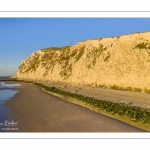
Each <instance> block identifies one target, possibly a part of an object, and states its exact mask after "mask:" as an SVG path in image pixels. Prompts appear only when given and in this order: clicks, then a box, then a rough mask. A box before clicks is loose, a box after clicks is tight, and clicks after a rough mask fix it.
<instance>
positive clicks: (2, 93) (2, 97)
mask: <svg viewBox="0 0 150 150" xmlns="http://www.w3.org/2000/svg"><path fill="white" fill-rule="evenodd" d="M17 85H18V84H8V83H5V82H0V123H3V122H4V121H5V120H9V116H8V113H9V112H11V109H10V108H7V107H5V106H4V103H5V102H6V101H7V100H9V99H10V98H12V97H13V96H15V94H17V93H18V92H19V91H17V90H14V89H13V88H14V87H16V86H17Z"/></svg>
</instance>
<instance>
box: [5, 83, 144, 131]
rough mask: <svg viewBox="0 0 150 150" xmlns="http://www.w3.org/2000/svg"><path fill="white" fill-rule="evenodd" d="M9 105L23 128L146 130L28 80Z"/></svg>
mask: <svg viewBox="0 0 150 150" xmlns="http://www.w3.org/2000/svg"><path fill="white" fill-rule="evenodd" d="M16 89H17V90H19V91H20V92H18V93H17V94H16V96H15V97H13V98H12V99H11V100H9V101H7V102H6V104H5V105H6V106H7V107H9V108H11V109H12V112H11V114H10V115H11V116H12V119H13V120H14V121H18V129H19V130H18V131H19V132H144V130H142V129H139V128H137V127H134V126H131V125H129V124H126V123H124V122H121V121H118V120H116V119H113V118H110V117H107V116H104V115H102V114H99V113H96V112H93V111H91V110H89V109H87V108H84V107H81V106H79V105H76V104H72V103H69V102H67V101H64V100H62V99H61V98H59V97H56V96H54V95H51V94H49V93H46V92H44V91H42V90H41V88H39V87H37V86H35V85H32V84H27V83H21V84H20V86H19V87H17V88H16Z"/></svg>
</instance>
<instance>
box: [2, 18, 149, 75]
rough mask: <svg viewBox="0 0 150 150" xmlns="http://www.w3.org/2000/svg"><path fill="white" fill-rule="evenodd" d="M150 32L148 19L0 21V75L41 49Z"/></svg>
mask: <svg viewBox="0 0 150 150" xmlns="http://www.w3.org/2000/svg"><path fill="white" fill-rule="evenodd" d="M149 30H150V18H0V76H12V75H14V74H15V73H16V71H17V68H18V67H19V65H20V64H21V60H22V59H25V58H27V57H28V56H29V55H30V54H31V53H32V52H34V51H36V50H39V49H42V48H47V47H61V46H66V45H70V44H71V42H72V43H73V44H76V43H77V42H79V41H84V40H87V39H96V38H103V37H109V36H118V35H122V34H129V33H133V32H145V31H149Z"/></svg>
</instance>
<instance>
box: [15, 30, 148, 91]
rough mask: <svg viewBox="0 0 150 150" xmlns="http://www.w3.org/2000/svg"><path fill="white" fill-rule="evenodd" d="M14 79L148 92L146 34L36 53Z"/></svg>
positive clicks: (23, 64)
mask: <svg viewBox="0 0 150 150" xmlns="http://www.w3.org/2000/svg"><path fill="white" fill-rule="evenodd" d="M16 77H17V78H19V79H25V80H49V81H60V82H61V81H62V82H69V83H75V84H86V85H87V84H89V85H93V86H99V85H105V86H108V87H109V86H113V85H117V86H121V87H137V88H141V89H145V88H147V89H150V32H144V33H133V34H128V35H122V36H120V37H109V38H102V39H96V40H87V41H83V42H79V43H77V44H76V45H73V46H68V47H62V48H47V49H42V50H38V51H36V52H34V53H32V54H31V55H30V56H29V58H27V59H25V60H23V61H22V63H21V65H20V67H19V68H18V71H17V73H16Z"/></svg>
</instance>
